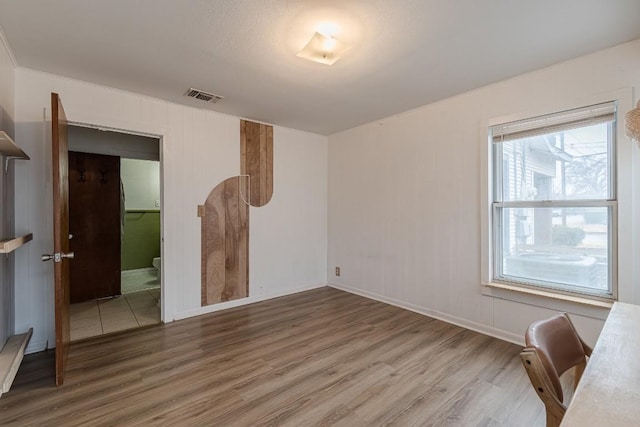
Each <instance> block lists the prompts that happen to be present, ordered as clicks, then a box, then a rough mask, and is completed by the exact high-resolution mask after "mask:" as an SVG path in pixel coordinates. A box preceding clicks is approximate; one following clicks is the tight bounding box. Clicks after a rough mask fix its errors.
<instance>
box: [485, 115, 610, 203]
mask: <svg viewBox="0 0 640 427" xmlns="http://www.w3.org/2000/svg"><path fill="white" fill-rule="evenodd" d="M610 126H611V125H610V124H609V123H602V124H597V125H593V126H587V127H582V128H577V129H571V130H565V131H562V132H556V133H549V134H545V135H540V136H534V137H530V138H522V139H516V140H512V141H506V142H502V143H497V144H494V149H495V150H503V151H502V165H501V166H502V167H503V171H502V183H503V186H502V200H503V201H515V200H517V201H523V200H576V199H608V198H609V197H610V196H609V195H610V190H609V186H610V185H611V183H610V182H609V176H610V173H609V172H610V171H609V158H608V148H609V146H610V144H609V134H610V132H609V127H610ZM496 179H497V180H499V179H500V176H499V175H496ZM496 200H497V201H500V198H499V196H498V197H497V198H496Z"/></svg>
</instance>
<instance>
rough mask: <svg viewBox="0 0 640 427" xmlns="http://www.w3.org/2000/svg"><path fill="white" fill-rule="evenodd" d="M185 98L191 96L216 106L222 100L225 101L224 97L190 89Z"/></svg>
mask: <svg viewBox="0 0 640 427" xmlns="http://www.w3.org/2000/svg"><path fill="white" fill-rule="evenodd" d="M185 96H190V97H191V98H195V99H199V100H200V101H205V102H212V103H214V104H215V103H216V102H218V101H220V100H221V99H224V97H223V96H220V95H216V94H213V93H209V92H205V91H203V90H200V89H194V88H189V90H188V91H186V92H185Z"/></svg>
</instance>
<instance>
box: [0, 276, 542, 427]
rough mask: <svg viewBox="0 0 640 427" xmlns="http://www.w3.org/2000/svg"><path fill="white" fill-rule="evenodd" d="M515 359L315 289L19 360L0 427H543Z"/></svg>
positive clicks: (458, 332) (474, 340)
mask: <svg viewBox="0 0 640 427" xmlns="http://www.w3.org/2000/svg"><path fill="white" fill-rule="evenodd" d="M520 350H521V348H520V347H519V346H517V345H514V344H510V343H507V342H504V341H500V340H498V339H495V338H491V337H488V336H485V335H481V334H479V333H476V332H472V331H469V330H466V329H463V328H460V327H457V326H453V325H450V324H447V323H444V322H441V321H438V320H434V319H431V318H429V317H425V316H422V315H419V314H416V313H413V312H410V311H406V310H403V309H400V308H397V307H393V306H390V305H387V304H383V303H380V302H376V301H373V300H369V299H366V298H363V297H360V296H356V295H352V294H349V293H345V292H342V291H339V290H335V289H331V288H322V289H317V290H313V291H309V292H304V293H299V294H296V295H293V296H287V297H283V298H278V299H274V300H269V301H265V302H261V303H257V304H252V305H248V306H244V307H239V308H235V309H231V310H227V311H224V312H219V313H214V314H210V315H205V316H200V317H196V318H192V319H188V320H183V321H179V322H174V323H171V324H168V325H162V326H153V327H149V328H146V329H137V330H133V331H127V332H123V333H118V334H114V335H108V336H102V337H97V338H93V339H90V340H87V341H82V342H77V343H72V346H71V352H70V357H69V370H68V372H67V376H66V381H65V385H64V386H63V387H61V388H56V387H55V386H54V385H53V384H54V374H53V359H52V353H51V352H43V353H38V354H34V355H29V356H26V357H25V359H24V361H23V364H22V366H21V368H20V371H19V372H18V375H17V377H16V380H15V382H14V385H13V387H12V389H11V390H10V391H9V392H8V393H7V394H5V395H3V396H2V398H0V425H20V426H24V425H56V426H63V425H64V426H75V425H91V426H101V425H172V426H176V425H179V426H188V425H197V426H261V425H265V426H267V425H291V426H307V425H340V426H370V425H373V426H377V425H388V424H395V425H400V426H405V425H416V426H429V425H436V426H440V425H455V426H466V425H469V426H499V425H504V426H536V425H538V426H543V425H544V408H543V406H542V403H541V402H540V401H539V400H538V397H537V396H536V394H535V392H534V391H533V389H532V388H531V385H530V384H529V381H528V378H527V376H526V373H525V372H524V369H523V368H522V366H521V364H520V360H519V357H518V353H519V352H520Z"/></svg>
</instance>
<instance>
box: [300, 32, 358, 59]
mask: <svg viewBox="0 0 640 427" xmlns="http://www.w3.org/2000/svg"><path fill="white" fill-rule="evenodd" d="M348 49H349V46H347V45H346V44H344V43H342V42H341V41H339V40H337V39H335V38H333V37H331V36H327V35H324V34H320V33H315V34H314V35H313V37H311V40H309V42H308V43H307V44H306V46H305V47H304V48H302V50H301V51H300V52H298V53H297V55H296V56H298V57H300V58H304V59H308V60H310V61H314V62H319V63H321V64H326V65H333V64H334V63H335V62H336V61H337V60H338V59H340V57H341V55H342V54H343V53H344V52H346V51H347V50H348Z"/></svg>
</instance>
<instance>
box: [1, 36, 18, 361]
mask: <svg viewBox="0 0 640 427" xmlns="http://www.w3.org/2000/svg"><path fill="white" fill-rule="evenodd" d="M14 68H15V64H14V62H13V58H12V56H11V53H10V50H9V48H8V45H6V44H5V39H4V34H3V33H2V30H0V130H1V131H4V132H6V133H7V134H8V135H9V136H10V137H11V138H14V140H15V132H14V121H13V120H14V119H13V118H14V86H15V75H14ZM18 145H20V144H19V143H18ZM0 160H1V164H0V167H1V168H2V170H0V203H1V205H0V240H2V239H4V238H6V237H13V235H14V230H13V203H14V193H13V182H14V180H13V178H14V168H13V163H15V162H14V161H12V162H10V166H9V169H8V170H7V171H5V170H4V157H2V156H0ZM13 266H14V254H10V255H8V256H4V255H1V256H0V349H2V346H4V343H5V340H6V339H7V337H8V336H9V335H12V334H13V333H14V332H15V331H14V328H13V320H14V319H13V316H14V310H13V292H14V274H13Z"/></svg>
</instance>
